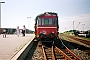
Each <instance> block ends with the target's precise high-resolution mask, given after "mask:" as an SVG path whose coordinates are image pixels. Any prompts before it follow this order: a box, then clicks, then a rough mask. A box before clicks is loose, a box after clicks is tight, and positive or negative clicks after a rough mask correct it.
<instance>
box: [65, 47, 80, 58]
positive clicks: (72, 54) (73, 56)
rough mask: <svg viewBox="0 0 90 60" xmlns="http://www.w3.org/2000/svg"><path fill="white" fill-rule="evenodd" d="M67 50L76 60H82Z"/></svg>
mask: <svg viewBox="0 0 90 60" xmlns="http://www.w3.org/2000/svg"><path fill="white" fill-rule="evenodd" d="M66 50H67V51H68V52H69V53H70V54H71V55H72V56H73V57H74V58H75V60H81V59H80V58H79V57H77V56H76V55H75V54H74V53H73V52H72V51H70V50H69V49H68V48H67V47H66Z"/></svg>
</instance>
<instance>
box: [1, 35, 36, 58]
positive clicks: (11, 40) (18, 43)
mask: <svg viewBox="0 0 90 60" xmlns="http://www.w3.org/2000/svg"><path fill="white" fill-rule="evenodd" d="M34 37H35V35H34V34H26V36H25V37H22V35H20V36H19V37H18V36H17V35H7V37H6V38H3V35H2V34H1V35H0V60H10V59H11V58H12V57H13V56H14V55H15V54H16V53H18V51H19V50H20V49H21V48H23V47H24V46H25V45H26V44H27V43H28V42H29V41H30V40H33V38H34Z"/></svg>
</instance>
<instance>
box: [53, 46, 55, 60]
mask: <svg viewBox="0 0 90 60" xmlns="http://www.w3.org/2000/svg"><path fill="white" fill-rule="evenodd" d="M52 60H55V55H54V47H53V46H52Z"/></svg>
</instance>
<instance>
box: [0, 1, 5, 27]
mask: <svg viewBox="0 0 90 60" xmlns="http://www.w3.org/2000/svg"><path fill="white" fill-rule="evenodd" d="M1 3H5V2H0V28H1Z"/></svg>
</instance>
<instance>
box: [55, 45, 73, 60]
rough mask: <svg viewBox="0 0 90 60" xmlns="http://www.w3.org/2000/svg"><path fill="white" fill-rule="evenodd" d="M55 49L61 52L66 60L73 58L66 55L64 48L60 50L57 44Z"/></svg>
mask: <svg viewBox="0 0 90 60" xmlns="http://www.w3.org/2000/svg"><path fill="white" fill-rule="evenodd" d="M55 50H57V51H58V52H59V53H60V54H62V55H63V56H64V57H65V59H66V60H72V59H71V58H70V57H69V56H68V55H66V54H65V53H64V52H63V51H62V50H60V49H59V48H57V47H56V46H55Z"/></svg>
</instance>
